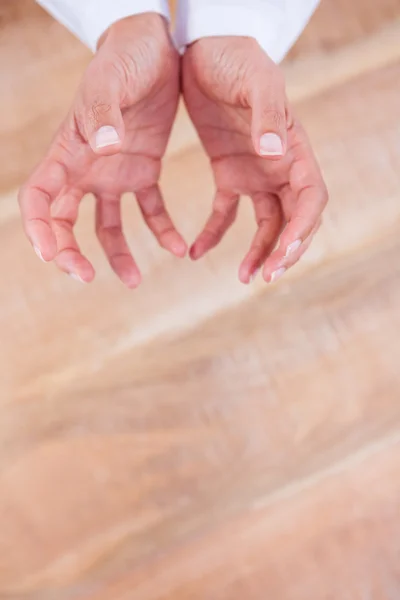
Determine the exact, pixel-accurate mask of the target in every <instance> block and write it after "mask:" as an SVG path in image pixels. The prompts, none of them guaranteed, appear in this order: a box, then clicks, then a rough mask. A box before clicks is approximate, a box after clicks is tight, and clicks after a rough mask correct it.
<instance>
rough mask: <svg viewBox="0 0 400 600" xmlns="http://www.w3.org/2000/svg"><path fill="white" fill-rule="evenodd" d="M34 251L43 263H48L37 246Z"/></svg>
mask: <svg viewBox="0 0 400 600" xmlns="http://www.w3.org/2000/svg"><path fill="white" fill-rule="evenodd" d="M33 249H34V251H35V253H36V256H38V257H39V258H40V260H42V261H43V262H46V261H45V260H44V258H43V255H42V253H41V252H40V250H39V248H38V247H37V246H35V247H34V248H33Z"/></svg>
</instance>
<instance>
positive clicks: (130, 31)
mask: <svg viewBox="0 0 400 600" xmlns="http://www.w3.org/2000/svg"><path fill="white" fill-rule="evenodd" d="M138 35H140V36H141V37H142V36H143V35H145V36H150V37H154V38H157V39H159V38H160V36H161V38H162V39H163V38H165V37H167V36H168V37H169V24H168V21H167V19H166V18H165V17H164V16H163V15H161V14H158V13H156V12H146V13H140V14H138V15H132V16H129V17H125V18H124V19H120V20H119V21H116V22H115V23H113V24H112V25H111V26H110V27H109V28H108V29H107V30H106V31H105V32H104V33H103V34H102V35H101V36H100V38H99V41H98V43H97V50H100V48H101V47H102V46H103V45H105V44H106V43H107V44H112V45H117V44H118V45H121V43H122V44H124V43H125V42H126V41H128V40H129V41H130V42H132V40H133V39H135V38H137V37H138Z"/></svg>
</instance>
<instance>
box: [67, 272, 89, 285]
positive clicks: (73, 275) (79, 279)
mask: <svg viewBox="0 0 400 600" xmlns="http://www.w3.org/2000/svg"><path fill="white" fill-rule="evenodd" d="M69 276H70V277H72V279H75V281H79V283H86V281H84V280H83V279H82V277H79V275H77V274H76V273H70V274H69Z"/></svg>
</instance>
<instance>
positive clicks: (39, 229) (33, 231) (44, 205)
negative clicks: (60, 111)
mask: <svg viewBox="0 0 400 600" xmlns="http://www.w3.org/2000/svg"><path fill="white" fill-rule="evenodd" d="M66 180H67V177H66V172H65V167H64V165H63V164H62V163H60V162H58V161H55V160H51V159H47V160H45V161H44V162H43V163H42V164H41V165H40V166H39V167H38V168H37V169H36V171H35V172H34V173H33V174H32V176H31V177H30V179H29V180H28V182H27V183H26V184H25V185H24V186H23V187H22V188H21V189H20V191H19V194H18V202H19V206H20V210H21V216H22V222H23V225H24V230H25V233H26V236H27V237H28V239H29V240H30V242H31V244H32V246H33V247H34V249H35V252H36V253H37V254H38V256H39V257H40V258H42V260H44V261H45V262H48V261H51V260H53V259H54V258H55V256H56V254H57V242H56V237H55V235H54V231H53V228H52V224H51V214H50V208H51V204H52V202H53V201H54V200H55V199H56V198H57V196H58V195H59V194H60V192H61V190H62V189H63V187H64V186H65V184H66Z"/></svg>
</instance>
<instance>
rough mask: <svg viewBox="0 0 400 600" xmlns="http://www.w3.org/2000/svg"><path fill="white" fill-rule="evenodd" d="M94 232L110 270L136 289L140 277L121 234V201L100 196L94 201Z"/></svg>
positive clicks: (114, 197) (113, 197) (116, 198)
mask: <svg viewBox="0 0 400 600" xmlns="http://www.w3.org/2000/svg"><path fill="white" fill-rule="evenodd" d="M96 232H97V237H98V238H99V241H100V244H101V246H102V248H103V250H104V252H105V254H106V256H107V258H108V261H109V263H110V265H111V268H112V269H113V271H114V272H115V274H116V275H118V277H119V278H120V280H121V281H122V283H124V284H125V285H126V286H128V287H129V288H132V289H134V288H136V287H138V285H139V284H140V283H141V281H142V276H141V274H140V271H139V269H138V266H137V264H136V263H135V261H134V259H133V257H132V254H131V251H130V249H129V246H128V244H127V241H126V239H125V236H124V234H123V232H122V221H121V200H120V198H119V197H116V196H105V195H102V196H100V197H98V198H97V199H96Z"/></svg>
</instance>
